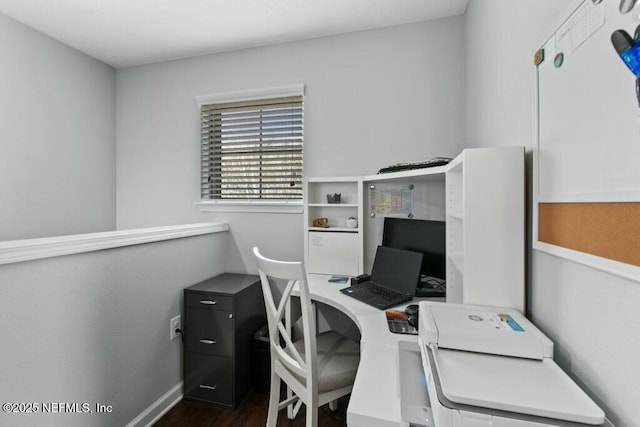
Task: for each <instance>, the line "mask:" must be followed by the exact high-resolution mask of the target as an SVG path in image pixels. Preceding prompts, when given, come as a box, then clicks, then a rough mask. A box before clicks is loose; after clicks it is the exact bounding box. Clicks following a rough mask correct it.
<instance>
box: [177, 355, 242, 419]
mask: <svg viewBox="0 0 640 427" xmlns="http://www.w3.org/2000/svg"><path fill="white" fill-rule="evenodd" d="M184 359H185V364H186V366H189V369H188V370H186V372H185V378H184V395H185V397H188V398H193V399H199V400H206V401H208V402H214V403H220V404H223V405H229V406H233V405H234V402H233V363H232V360H231V359H230V358H228V357H217V356H207V355H204V354H200V353H193V352H185V353H184Z"/></svg>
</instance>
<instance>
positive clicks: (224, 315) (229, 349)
mask: <svg viewBox="0 0 640 427" xmlns="http://www.w3.org/2000/svg"><path fill="white" fill-rule="evenodd" d="M265 322H266V316H265V308H264V300H263V297H262V289H261V287H260V278H259V277H258V276H254V275H246V274H233V273H224V274H221V275H219V276H215V277H212V278H210V279H208V280H205V281H204V282H200V283H198V284H195V285H193V286H190V287H188V288H186V289H185V290H184V324H183V329H184V397H185V398H186V399H191V400H199V401H204V402H210V403H215V404H218V405H223V406H229V407H232V408H235V407H236V406H238V405H239V404H240V401H241V400H242V398H243V397H244V396H245V394H246V393H247V391H249V389H250V388H251V385H252V378H251V341H252V339H253V336H254V333H255V332H256V330H258V329H259V328H260V327H261V326H262V325H264V324H265Z"/></svg>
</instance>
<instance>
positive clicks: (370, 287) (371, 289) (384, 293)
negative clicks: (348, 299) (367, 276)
mask: <svg viewBox="0 0 640 427" xmlns="http://www.w3.org/2000/svg"><path fill="white" fill-rule="evenodd" d="M353 287H354V288H357V289H362V290H365V291H366V292H368V293H369V294H371V295H377V296H380V297H382V298H384V299H385V300H387V301H394V300H396V299H399V298H402V297H405V296H407V294H405V293H403V292H399V291H395V290H393V289H388V288H385V287H383V286H380V285H378V284H376V283H375V282H371V281H368V282H361V283H358V284H356V285H354V286H353Z"/></svg>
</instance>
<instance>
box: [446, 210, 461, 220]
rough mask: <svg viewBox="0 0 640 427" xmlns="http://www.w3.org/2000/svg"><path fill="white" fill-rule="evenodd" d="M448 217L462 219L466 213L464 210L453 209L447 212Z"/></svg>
mask: <svg viewBox="0 0 640 427" xmlns="http://www.w3.org/2000/svg"><path fill="white" fill-rule="evenodd" d="M447 217H449V218H452V219H457V220H459V221H462V220H463V219H464V214H463V213H462V211H451V212H447Z"/></svg>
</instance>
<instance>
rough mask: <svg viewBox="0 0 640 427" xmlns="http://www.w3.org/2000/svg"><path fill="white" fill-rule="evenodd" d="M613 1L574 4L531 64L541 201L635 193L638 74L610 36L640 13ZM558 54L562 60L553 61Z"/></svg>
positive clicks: (639, 165)
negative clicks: (622, 8) (624, 9)
mask: <svg viewBox="0 0 640 427" xmlns="http://www.w3.org/2000/svg"><path fill="white" fill-rule="evenodd" d="M618 5H619V2H618V1H617V0H616V1H614V0H603V1H602V2H600V3H599V4H595V3H594V2H593V1H592V0H585V1H579V2H575V3H573V4H572V6H571V8H570V10H569V11H568V12H567V14H566V18H565V19H562V20H561V21H560V24H559V25H558V26H557V28H556V29H555V30H554V31H553V32H552V34H551V36H550V37H549V38H548V39H547V40H546V41H545V42H544V43H543V45H542V46H541V47H542V48H543V49H544V58H545V59H544V61H543V62H542V63H541V64H540V65H539V66H538V67H537V69H536V83H537V85H536V86H537V95H538V96H537V101H538V106H537V122H538V123H537V125H538V126H537V131H538V135H537V177H538V178H537V189H538V191H537V192H538V194H537V196H538V202H598V201H619V202H624V201H638V200H640V108H639V107H638V100H637V98H636V93H635V76H634V75H633V74H632V73H631V72H630V71H629V69H628V68H627V67H626V65H625V64H624V63H623V62H622V60H621V59H620V57H619V56H618V54H617V52H616V51H615V49H614V48H613V45H612V43H611V33H612V32H613V31H615V30H617V29H624V30H625V31H627V32H628V33H629V34H630V35H631V36H633V34H634V32H635V30H636V27H637V26H638V24H640V19H639V18H638V16H637V14H636V13H634V12H636V11H637V10H638V9H640V7H636V8H635V9H634V11H632V12H631V13H628V14H624V15H623V14H621V13H620V12H619V10H618ZM558 54H562V55H563V61H562V64H561V65H560V66H556V65H555V64H554V59H555V58H556V56H557V55H558Z"/></svg>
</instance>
